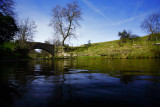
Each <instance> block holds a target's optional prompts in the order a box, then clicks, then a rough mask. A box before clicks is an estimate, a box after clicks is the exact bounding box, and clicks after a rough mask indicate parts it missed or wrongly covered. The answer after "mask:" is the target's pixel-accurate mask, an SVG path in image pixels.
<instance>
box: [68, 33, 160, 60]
mask: <svg viewBox="0 0 160 107" xmlns="http://www.w3.org/2000/svg"><path fill="white" fill-rule="evenodd" d="M158 37H160V34H159V35H158ZM147 38H148V36H144V37H139V38H138V39H137V40H127V42H126V43H121V42H120V40H115V41H109V42H101V43H93V44H86V45H82V46H79V47H73V48H72V50H73V51H72V52H69V53H71V54H77V56H78V58H108V59H122V58H123V59H127V58H160V45H156V44H158V43H160V38H158V39H157V36H156V37H155V36H152V39H151V40H150V41H147Z"/></svg>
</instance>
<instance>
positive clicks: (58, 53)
mask: <svg viewBox="0 0 160 107" xmlns="http://www.w3.org/2000/svg"><path fill="white" fill-rule="evenodd" d="M64 50H65V48H64V47H55V54H54V57H55V58H60V59H69V58H76V57H77V55H76V54H71V53H67V52H65V51H64Z"/></svg>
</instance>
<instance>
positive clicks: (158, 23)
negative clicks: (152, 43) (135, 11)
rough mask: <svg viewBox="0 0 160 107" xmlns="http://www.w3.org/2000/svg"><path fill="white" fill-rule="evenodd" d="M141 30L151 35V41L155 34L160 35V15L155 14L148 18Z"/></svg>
mask: <svg viewBox="0 0 160 107" xmlns="http://www.w3.org/2000/svg"><path fill="white" fill-rule="evenodd" d="M141 28H142V29H144V30H146V31H147V32H148V33H149V34H151V35H150V37H149V38H150V39H152V35H153V34H158V33H160V13H155V14H152V15H150V16H149V17H148V18H146V19H145V20H144V21H143V22H142V24H141Z"/></svg>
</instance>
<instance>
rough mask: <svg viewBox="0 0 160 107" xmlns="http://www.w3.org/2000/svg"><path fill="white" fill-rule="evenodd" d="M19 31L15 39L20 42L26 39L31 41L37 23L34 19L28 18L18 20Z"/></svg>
mask: <svg viewBox="0 0 160 107" xmlns="http://www.w3.org/2000/svg"><path fill="white" fill-rule="evenodd" d="M18 27H19V31H18V32H17V34H16V36H15V39H16V40H18V41H19V42H21V43H25V42H26V41H33V37H34V34H35V33H36V32H37V30H36V28H37V25H36V24H35V22H34V21H30V20H29V18H26V19H24V20H21V21H19V22H18Z"/></svg>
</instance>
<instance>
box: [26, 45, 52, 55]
mask: <svg viewBox="0 0 160 107" xmlns="http://www.w3.org/2000/svg"><path fill="white" fill-rule="evenodd" d="M27 44H28V45H29V49H30V50H33V49H43V50H45V51H47V52H48V53H50V54H51V55H52V57H54V50H55V46H54V45H51V44H46V43H41V42H27Z"/></svg>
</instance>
